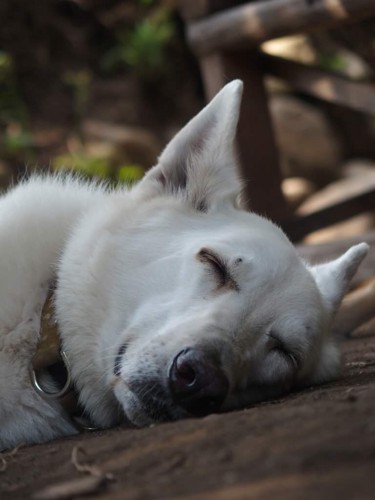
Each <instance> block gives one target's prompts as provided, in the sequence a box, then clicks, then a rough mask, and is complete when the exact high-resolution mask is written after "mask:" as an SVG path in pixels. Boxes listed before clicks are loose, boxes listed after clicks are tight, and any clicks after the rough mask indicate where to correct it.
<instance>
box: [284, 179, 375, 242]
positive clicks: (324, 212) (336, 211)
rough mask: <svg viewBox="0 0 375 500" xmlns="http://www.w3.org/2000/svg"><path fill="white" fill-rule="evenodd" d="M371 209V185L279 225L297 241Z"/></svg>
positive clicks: (374, 191)
mask: <svg viewBox="0 0 375 500" xmlns="http://www.w3.org/2000/svg"><path fill="white" fill-rule="evenodd" d="M371 210H375V188H374V187H373V186H371V188H369V189H367V190H364V191H363V192H361V193H359V194H358V195H356V196H352V197H349V198H347V199H344V200H341V201H339V202H337V203H335V204H334V205H331V206H327V207H324V208H322V209H320V210H317V211H315V212H312V213H309V214H307V215H303V216H295V217H294V218H292V220H290V221H288V222H286V223H285V224H281V225H282V227H283V229H284V230H285V232H286V233H287V234H288V236H289V237H290V238H291V240H292V241H299V240H301V239H302V238H303V237H304V236H306V235H307V234H309V233H312V232H313V231H317V230H318V229H322V228H324V227H328V226H331V225H332V224H336V223H337V222H341V221H343V220H345V219H348V218H350V217H354V216H355V215H358V214H360V213H362V212H366V211H371Z"/></svg>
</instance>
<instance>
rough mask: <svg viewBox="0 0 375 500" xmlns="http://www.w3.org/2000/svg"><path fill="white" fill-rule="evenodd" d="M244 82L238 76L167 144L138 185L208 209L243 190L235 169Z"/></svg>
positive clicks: (140, 187)
mask: <svg viewBox="0 0 375 500" xmlns="http://www.w3.org/2000/svg"><path fill="white" fill-rule="evenodd" d="M242 86H243V85H242V82H241V81H240V80H234V81H232V82H231V83H229V84H228V85H226V86H225V87H224V88H223V89H222V90H221V91H220V92H219V93H218V94H217V95H216V96H215V97H214V99H213V100H212V101H211V102H210V103H209V104H208V105H207V106H206V107H205V108H204V109H203V110H202V111H201V112H200V113H199V114H198V115H196V116H195V117H194V118H193V119H192V120H191V121H190V122H189V123H188V124H187V125H186V126H185V127H184V128H183V129H182V130H181V131H180V132H178V134H177V135H176V136H175V137H174V138H173V139H172V140H171V142H170V143H169V144H168V145H167V147H166V148H165V150H164V151H163V153H162V154H161V156H160V158H159V162H158V164H157V165H156V167H153V168H152V169H151V170H150V171H149V172H148V173H147V175H146V176H145V177H144V179H143V180H142V181H141V182H140V184H139V185H138V189H145V190H146V191H148V190H149V188H150V187H152V186H153V187H154V188H157V190H158V192H160V193H172V194H176V195H178V196H183V197H184V199H185V200H186V201H187V202H188V203H190V204H192V205H193V206H194V207H195V208H197V209H198V210H202V211H205V210H207V209H208V208H209V207H210V206H212V205H213V204H216V203H218V202H220V201H222V200H223V199H226V198H228V197H233V199H234V197H235V196H236V195H237V194H238V193H239V192H240V189H241V184H240V181H239V178H238V174H237V171H236V159H235V151H234V149H235V144H234V143H235V134H236V128H237V122H238V117H239V110H240V103H241V95H242Z"/></svg>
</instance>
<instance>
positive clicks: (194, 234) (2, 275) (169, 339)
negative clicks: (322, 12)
mask: <svg viewBox="0 0 375 500" xmlns="http://www.w3.org/2000/svg"><path fill="white" fill-rule="evenodd" d="M241 91H242V84H241V82H239V81H235V82H232V83H230V84H229V85H227V86H226V87H225V88H224V89H223V90H222V91H221V92H220V93H219V94H218V96H217V97H216V98H215V99H214V100H213V101H212V102H211V103H210V104H209V105H208V106H207V107H206V108H205V109H204V110H203V111H202V112H201V113H200V114H199V115H198V116H196V117H195V118H193V120H191V122H189V123H188V125H187V126H186V127H185V128H184V129H183V130H182V131H181V132H180V133H179V134H177V136H176V137H175V138H174V139H173V140H172V142H171V143H170V144H169V145H168V146H167V148H166V149H165V151H164V152H163V154H162V155H161V157H160V160H159V163H158V165H157V166H156V167H154V168H153V169H151V171H150V172H149V173H148V174H147V175H146V176H145V178H144V179H143V180H142V181H141V182H140V183H139V184H138V185H137V186H135V187H134V188H133V189H131V190H130V191H125V190H119V191H109V190H107V189H105V188H104V187H102V186H98V185H95V184H91V185H90V184H85V183H83V182H79V181H77V180H74V179H70V178H67V179H65V180H64V179H63V178H59V177H57V178H56V177H47V178H33V179H32V180H30V181H29V182H27V183H24V184H22V185H20V186H18V187H17V188H15V189H14V190H12V191H10V192H9V193H8V194H7V195H5V196H4V197H3V198H2V199H0V252H1V253H0V255H1V259H0V449H1V448H5V447H11V446H14V445H16V444H17V443H19V442H29V443H32V442H43V441H46V440H49V439H52V438H55V437H58V436H65V435H70V434H73V433H75V432H76V431H75V428H74V427H73V426H72V424H71V422H70V420H69V418H68V416H67V415H66V414H65V413H64V411H63V409H62V408H61V407H60V405H59V404H58V402H55V403H51V402H49V401H46V400H44V399H42V398H41V397H40V396H39V395H37V394H36V393H35V392H34V391H33V389H32V388H31V385H30V381H29V376H28V365H29V363H30V359H31V357H32V355H33V353H34V352H35V349H36V346H37V344H38V334H39V323H40V315H41V308H42V306H43V303H44V300H45V297H46V293H47V289H48V286H49V283H50V282H51V280H52V279H53V278H54V277H55V276H56V275H57V277H58V286H57V290H56V316H57V320H58V324H59V328H60V334H61V339H62V344H63V348H64V350H65V351H66V353H67V356H68V359H69V364H70V366H71V370H72V373H73V377H74V380H75V383H76V386H77V389H78V391H79V394H80V401H81V403H82V405H83V406H84V407H85V409H86V411H87V413H88V414H89V415H90V417H91V419H92V421H93V423H94V424H95V425H97V426H101V427H107V426H111V425H114V424H116V423H118V422H120V421H121V420H123V419H124V418H126V419H128V420H129V421H130V422H132V423H133V424H135V425H138V426H141V425H147V424H150V423H151V422H153V421H157V420H162V419H164V418H165V415H163V414H160V415H159V414H158V412H157V411H156V412H152V411H151V412H150V411H149V410H150V408H149V407H147V408H145V406H144V401H145V399H147V398H149V399H148V401H149V403H150V401H151V403H150V404H152V401H153V400H152V398H151V399H150V396H149V392H150V391H151V393H152V392H153V391H154V393H156V392H157V391H159V393H158V394H162V398H163V404H164V405H165V406H166V407H167V408H168V415H169V416H170V417H171V418H180V417H184V416H186V412H184V411H183V410H182V409H181V408H179V407H178V406H177V405H176V404H175V403H174V402H173V400H172V399H171V397H170V395H169V390H168V381H167V379H168V370H169V367H170V365H171V363H172V360H173V359H174V357H175V356H176V355H177V353H178V352H180V351H181V350H182V349H184V348H186V347H194V346H203V347H206V346H209V347H210V348H211V349H214V350H215V352H216V353H217V355H218V356H219V359H220V365H221V367H222V369H223V371H224V372H225V375H226V377H227V378H228V381H229V387H230V389H229V393H228V396H227V397H226V399H225V401H224V404H223V407H222V409H223V410H227V409H231V408H236V407H241V406H243V405H248V404H250V403H252V402H254V401H258V400H261V399H264V398H267V397H272V396H274V395H278V394H281V393H283V392H285V391H288V390H290V389H291V388H292V387H294V386H296V385H301V384H310V383H312V382H314V383H315V382H316V383H318V382H323V381H325V380H329V379H331V378H333V377H335V376H337V373H338V367H339V356H338V351H337V349H336V347H335V346H334V344H333V342H332V340H331V339H330V337H329V329H330V325H331V322H332V318H333V314H334V312H335V311H336V309H337V307H338V305H339V303H340V301H341V298H342V296H343V294H344V293H345V290H346V289H347V287H348V285H349V282H350V279H351V278H352V276H353V274H354V273H355V271H356V269H357V267H358V265H359V264H360V262H361V260H362V259H363V257H364V256H365V254H366V251H367V245H366V244H361V245H357V246H355V247H353V248H352V249H350V250H349V251H348V252H347V253H346V254H345V255H344V256H342V257H341V258H339V259H337V260H336V261H334V262H331V263H327V264H323V265H320V266H316V267H310V266H308V265H306V264H305V263H304V262H302V261H301V260H300V259H299V258H298V256H297V254H296V252H295V250H294V248H293V246H292V245H291V243H290V242H289V241H288V239H287V238H286V236H285V235H284V234H283V232H282V231H281V230H280V229H279V228H277V227H276V226H275V225H273V224H272V223H271V222H269V221H268V220H266V219H264V218H261V217H259V216H257V215H255V214H251V213H247V212H244V211H242V210H240V209H238V208H237V207H236V205H235V200H236V198H237V197H238V194H239V192H240V182H239V179H238V176H237V173H236V162H235V156H234V152H233V150H234V136H235V130H236V124H237V120H238V113H239V105H240V99H241ZM202 248H209V249H210V251H213V252H215V254H217V255H220V257H221V259H223V260H224V261H225V262H226V265H227V267H228V269H229V270H230V273H231V276H232V277H233V279H234V281H235V282H236V284H237V289H232V288H225V287H224V288H220V287H219V288H218V283H217V278H216V277H215V273H213V272H212V269H211V268H210V263H209V262H208V263H207V262H202V261H201V260H199V259H198V258H197V255H198V254H199V252H200V250H201V249H202ZM275 332H276V333H277V336H279V337H280V338H281V339H282V341H283V343H284V344H285V345H286V346H287V347H288V350H290V351H292V352H294V353H296V354H298V357H299V360H300V361H299V367H298V369H295V368H294V367H293V364H292V363H291V362H290V360H289V358H287V357H286V356H285V354H283V353H282V352H280V351H279V350H275V349H274V348H272V345H273V344H272V339H271V337H270V333H272V334H274V333H275ZM123 343H127V345H128V347H127V350H126V351H125V353H124V355H123V357H122V358H121V370H120V376H115V375H114V360H115V358H116V355H117V353H118V351H119V347H120V346H121V345H122V344H123ZM156 389H157V391H156ZM147 391H148V392H147ZM153 397H155V398H156V396H153ZM158 397H160V396H158Z"/></svg>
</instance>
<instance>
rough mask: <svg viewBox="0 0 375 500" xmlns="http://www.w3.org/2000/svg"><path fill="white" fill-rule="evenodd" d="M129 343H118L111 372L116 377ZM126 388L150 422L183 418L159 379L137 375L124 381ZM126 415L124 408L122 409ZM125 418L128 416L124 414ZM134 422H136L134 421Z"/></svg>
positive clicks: (118, 374) (119, 372)
mask: <svg viewBox="0 0 375 500" xmlns="http://www.w3.org/2000/svg"><path fill="white" fill-rule="evenodd" d="M128 346H129V343H123V344H121V345H120V347H119V349H118V351H117V354H116V357H115V361H114V365H113V373H114V375H115V376H116V377H119V378H121V369H122V366H123V363H124V356H125V354H126V351H127V349H128ZM124 382H125V384H126V387H127V389H128V390H129V391H130V392H131V394H132V396H133V397H134V398H135V400H136V401H137V407H139V408H138V411H139V412H140V413H142V414H144V415H145V416H146V417H147V420H150V421H152V422H164V421H168V420H177V419H179V418H183V417H184V416H185V415H182V414H181V412H180V411H178V409H176V407H175V405H173V403H172V400H171V398H170V397H169V394H168V390H167V389H165V388H164V387H163V386H162V385H161V383H160V381H159V380H156V379H146V380H145V379H144V378H143V377H142V378H138V377H136V378H135V377H132V378H128V379H126V380H125V381H124ZM124 413H125V415H126V413H127V412H126V410H125V409H124ZM126 416H127V418H128V417H129V416H128V415H126ZM130 420H132V419H130ZM134 423H135V424H136V422H134Z"/></svg>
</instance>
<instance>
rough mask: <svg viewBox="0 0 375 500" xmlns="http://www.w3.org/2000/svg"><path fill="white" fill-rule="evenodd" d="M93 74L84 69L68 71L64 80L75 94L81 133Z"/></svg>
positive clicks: (77, 121) (75, 115)
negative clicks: (81, 124)
mask: <svg viewBox="0 0 375 500" xmlns="http://www.w3.org/2000/svg"><path fill="white" fill-rule="evenodd" d="M91 80H92V75H91V73H90V72H89V71H87V70H85V69H83V70H80V71H68V72H67V73H65V75H64V82H65V84H66V85H68V87H70V89H71V91H72V94H73V111H74V119H75V125H76V131H77V133H78V134H79V135H81V134H80V123H81V121H82V118H83V116H84V114H85V111H86V108H87V103H88V100H89V97H90V84H91Z"/></svg>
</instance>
